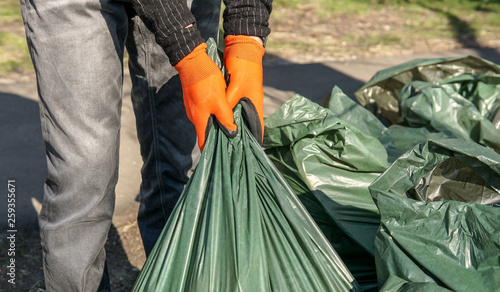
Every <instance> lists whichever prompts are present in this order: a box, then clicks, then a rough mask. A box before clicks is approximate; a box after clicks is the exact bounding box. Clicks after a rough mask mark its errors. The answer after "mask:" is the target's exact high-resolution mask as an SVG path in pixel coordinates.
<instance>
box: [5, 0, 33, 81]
mask: <svg viewBox="0 0 500 292" xmlns="http://www.w3.org/2000/svg"><path fill="white" fill-rule="evenodd" d="M0 1H1V2H0V73H11V72H17V71H20V70H24V69H31V68H33V67H32V65H31V59H30V57H29V52H28V46H27V44H26V38H25V35H24V33H23V32H22V29H19V28H20V27H22V25H23V19H22V17H21V10H20V8H19V1H16V0H0ZM10 30H15V31H10Z"/></svg>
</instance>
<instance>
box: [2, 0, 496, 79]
mask: <svg viewBox="0 0 500 292" xmlns="http://www.w3.org/2000/svg"><path fill="white" fill-rule="evenodd" d="M499 11H500V1H499V0H406V1H403V0H336V1H332V0H275V1H274V2H273V12H272V14H271V25H270V26H271V29H272V34H271V35H270V37H269V41H268V46H267V52H268V53H269V54H270V55H273V56H278V57H280V58H283V59H287V60H292V61H294V62H297V63H305V62H315V61H325V60H329V61H331V60H352V59H356V58H362V57H370V56H380V55H394V54H409V53H414V52H422V51H440V50H449V49H455V48H461V47H479V46H482V47H498V46H500V37H499V35H500V17H498V12H499ZM267 60H269V58H268V59H267ZM31 68H32V67H31V63H30V59H29V56H28V51H27V46H26V42H25V37H24V30H23V24H22V18H21V15H20V11H19V1H17V0H0V76H4V77H5V75H9V76H14V75H20V74H26V73H27V72H29V71H30V70H31Z"/></svg>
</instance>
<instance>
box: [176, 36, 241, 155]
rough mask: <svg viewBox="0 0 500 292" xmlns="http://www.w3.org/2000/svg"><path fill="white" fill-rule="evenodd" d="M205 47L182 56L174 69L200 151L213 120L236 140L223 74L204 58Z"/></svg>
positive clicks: (207, 58) (207, 57)
mask: <svg viewBox="0 0 500 292" xmlns="http://www.w3.org/2000/svg"><path fill="white" fill-rule="evenodd" d="M206 48H207V45H206V44H201V45H199V46H198V47H196V48H195V49H194V50H193V51H192V52H191V53H189V54H188V55H187V56H185V57H184V58H183V59H182V60H181V61H180V62H179V63H177V65H175V69H176V70H177V71H178V72H179V77H180V79H181V84H182V92H183V94H184V106H185V107H186V113H187V116H188V118H189V120H191V122H192V123H193V124H194V126H195V128H196V135H197V136H198V146H199V147H200V150H202V151H203V147H204V146H205V139H206V137H207V136H208V132H209V130H210V128H211V126H212V123H213V116H215V118H216V121H217V122H218V123H219V125H220V126H221V129H222V131H224V133H225V134H226V135H227V136H228V137H234V136H236V131H237V127H236V125H235V124H234V117H233V111H232V107H230V106H229V104H228V102H227V99H226V95H225V89H226V82H225V80H224V77H223V76H222V72H221V70H220V69H219V67H218V66H217V65H216V64H215V62H214V61H212V59H210V57H209V56H208V55H207V52H206Z"/></svg>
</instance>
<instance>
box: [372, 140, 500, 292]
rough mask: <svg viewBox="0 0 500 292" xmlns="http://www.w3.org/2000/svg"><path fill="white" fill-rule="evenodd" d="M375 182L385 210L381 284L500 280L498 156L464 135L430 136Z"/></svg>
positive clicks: (394, 287) (489, 283) (379, 249)
mask: <svg viewBox="0 0 500 292" xmlns="http://www.w3.org/2000/svg"><path fill="white" fill-rule="evenodd" d="M461 174H462V175H461ZM463 174H466V175H465V176H463ZM449 186H451V187H449ZM369 188H370V192H371V194H372V196H373V198H374V200H375V203H376V205H377V207H378V209H379V212H380V216H381V227H380V229H379V231H378V232H377V236H376V239H375V251H376V253H375V259H376V265H377V276H378V281H379V286H380V287H381V291H449V290H451V291H496V290H497V289H498V287H500V208H498V207H494V206H491V204H498V202H500V155H498V154H497V153H495V152H494V151H492V150H490V149H487V148H485V147H482V146H481V145H478V144H476V143H474V142H471V141H466V140H462V139H449V140H437V141H428V142H426V143H423V144H421V145H418V146H416V147H415V148H414V149H413V150H412V151H408V152H407V153H405V154H404V155H403V156H401V157H400V158H399V159H398V160H396V162H394V163H393V164H392V165H391V166H390V167H389V168H388V169H387V171H386V172H384V173H383V174H382V175H381V176H380V177H379V178H378V179H377V180H376V181H374V182H373V183H372V185H371V186H370V187H369ZM416 199H417V200H416ZM471 202H475V203H471ZM478 203H481V204H484V205H481V204H478ZM448 289H449V290H448Z"/></svg>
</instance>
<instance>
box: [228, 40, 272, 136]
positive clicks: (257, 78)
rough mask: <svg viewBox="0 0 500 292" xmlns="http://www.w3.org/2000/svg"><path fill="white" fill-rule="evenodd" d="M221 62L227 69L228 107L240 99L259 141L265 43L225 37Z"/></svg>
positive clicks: (261, 118)
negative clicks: (222, 60)
mask: <svg viewBox="0 0 500 292" xmlns="http://www.w3.org/2000/svg"><path fill="white" fill-rule="evenodd" d="M224 43H225V45H226V48H225V49H224V65H225V66H226V69H227V72H228V73H229V85H228V87H227V90H226V98H227V101H228V103H229V106H230V107H231V108H234V107H235V106H236V105H237V104H238V102H240V101H241V104H242V107H243V114H244V116H245V118H246V121H247V124H248V126H249V129H250V131H251V132H252V134H253V136H254V137H255V139H257V141H258V142H259V143H260V144H261V145H262V140H263V137H264V117H263V111H264V109H263V107H264V105H263V103H264V89H263V85H262V84H263V73H262V57H263V56H264V46H262V45H261V44H259V42H257V41H256V40H254V39H252V38H250V37H247V36H242V35H239V36H234V35H229V36H227V37H226V38H225V39H224Z"/></svg>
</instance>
